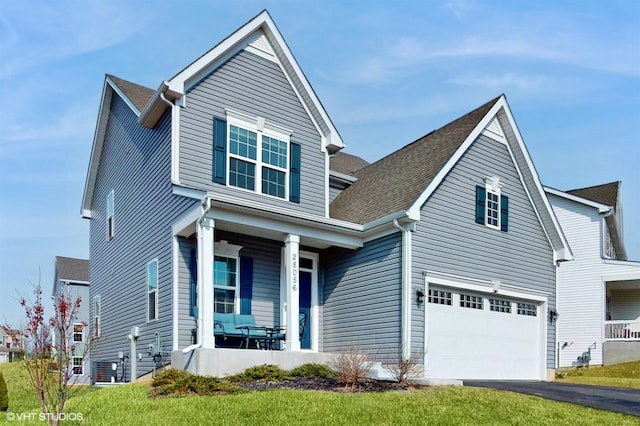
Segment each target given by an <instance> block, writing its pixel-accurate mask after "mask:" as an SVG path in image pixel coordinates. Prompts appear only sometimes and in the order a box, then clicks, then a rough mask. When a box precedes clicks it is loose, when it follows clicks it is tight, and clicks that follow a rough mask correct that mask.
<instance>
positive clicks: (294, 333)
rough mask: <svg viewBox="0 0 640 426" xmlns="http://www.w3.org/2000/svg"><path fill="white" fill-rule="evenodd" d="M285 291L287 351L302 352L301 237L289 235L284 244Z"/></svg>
mask: <svg viewBox="0 0 640 426" xmlns="http://www.w3.org/2000/svg"><path fill="white" fill-rule="evenodd" d="M284 268H285V289H286V294H287V298H286V300H287V312H286V319H287V333H286V343H287V351H300V336H299V334H298V333H299V327H298V324H299V321H298V313H299V306H300V298H299V297H300V296H299V294H300V289H299V287H300V284H299V271H300V236H299V235H291V234H289V235H287V238H286V239H285V242H284Z"/></svg>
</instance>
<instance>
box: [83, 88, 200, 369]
mask: <svg viewBox="0 0 640 426" xmlns="http://www.w3.org/2000/svg"><path fill="white" fill-rule="evenodd" d="M170 127H171V123H170V113H167V114H165V116H164V117H163V118H162V120H161V121H160V122H159V123H158V125H157V126H156V128H155V129H147V128H144V127H142V126H141V125H139V124H138V122H137V117H136V116H135V114H134V113H133V112H132V111H131V110H130V109H129V107H128V106H127V105H126V104H125V103H124V102H123V101H122V99H120V98H119V97H118V96H113V100H112V103H111V113H110V116H109V120H108V124H107V129H106V133H105V141H104V145H103V150H102V155H101V162H100V166H99V170H98V175H97V179H96V187H95V193H94V198H93V200H92V219H91V222H90V262H89V269H90V277H91V286H90V294H91V300H93V298H94V297H95V296H97V295H100V298H101V308H102V312H101V314H102V315H101V337H100V338H98V339H97V340H96V343H95V346H94V348H93V350H92V361H116V360H117V355H118V351H123V352H124V353H125V354H128V353H129V342H128V340H127V336H128V334H129V333H130V329H131V327H133V326H138V327H140V338H139V339H138V342H137V349H138V352H140V353H143V354H145V353H146V352H147V350H148V345H149V344H151V343H153V341H154V338H155V333H159V335H160V340H161V345H162V350H163V351H167V352H168V351H170V350H171V340H172V307H171V305H172V229H171V225H170V224H171V222H172V221H173V220H174V219H175V218H176V217H177V216H178V215H179V214H181V213H182V212H183V211H184V210H185V209H187V208H188V207H189V206H191V205H193V203H194V201H193V200H190V199H185V198H183V197H178V196H174V195H172V185H171V146H170V145H171V144H170V139H171V137H170V134H171V131H170ZM112 189H113V190H114V205H115V237H114V238H113V239H112V240H110V241H107V239H106V200H107V194H108V193H109V192H110V191H111V190H112ZM156 258H157V259H158V319H157V320H155V321H152V322H147V263H148V262H149V261H151V260H153V259H156ZM91 310H92V312H91V316H92V318H93V303H91ZM166 361H167V362H168V361H169V358H166ZM152 368H153V363H152V359H151V358H150V357H148V356H147V357H145V358H144V359H143V360H142V361H141V362H140V363H139V366H138V374H139V375H142V374H144V373H147V372H149V371H150V370H151V369H152Z"/></svg>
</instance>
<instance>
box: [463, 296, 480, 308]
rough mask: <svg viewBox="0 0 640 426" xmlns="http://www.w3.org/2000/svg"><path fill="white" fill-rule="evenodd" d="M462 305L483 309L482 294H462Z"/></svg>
mask: <svg viewBox="0 0 640 426" xmlns="http://www.w3.org/2000/svg"><path fill="white" fill-rule="evenodd" d="M460 307H462V308H471V309H483V307H482V296H473V295H471V294H460Z"/></svg>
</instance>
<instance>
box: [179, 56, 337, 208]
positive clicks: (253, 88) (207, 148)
mask: <svg viewBox="0 0 640 426" xmlns="http://www.w3.org/2000/svg"><path fill="white" fill-rule="evenodd" d="M225 108H229V109H231V110H234V111H238V112H243V113H246V114H250V115H253V116H261V117H264V118H265V119H266V121H267V122H269V123H273V124H277V125H279V126H282V127H285V128H287V129H289V130H291V131H293V134H292V135H291V141H292V142H296V143H298V144H300V145H301V179H300V188H301V194H300V203H299V204H297V203H292V202H289V201H286V200H280V199H277V198H273V197H268V196H263V195H260V194H256V193H251V192H248V191H243V190H239V189H236V188H233V187H226V186H225V185H221V184H216V183H213V182H212V175H211V174H212V172H211V171H212V140H213V139H212V127H213V125H212V122H213V117H214V116H215V117H220V118H225ZM325 157H326V153H325V152H323V151H322V149H321V140H320V135H319V133H318V132H317V130H316V128H315V127H314V125H313V123H312V121H311V120H310V119H309V116H308V115H307V113H306V111H305V109H304V107H303V106H302V104H301V103H300V101H299V100H298V98H297V96H296V94H295V92H294V91H293V89H292V88H291V86H290V85H289V82H288V81H287V79H286V77H285V75H284V74H283V72H282V70H281V69H280V67H279V66H278V65H277V64H276V63H274V62H271V61H269V60H267V59H264V58H262V57H260V56H257V55H255V54H253V53H250V52H247V51H241V52H239V53H238V54H236V55H235V56H234V57H232V58H231V59H230V60H229V61H227V62H225V63H224V64H223V65H222V66H220V67H219V68H218V69H216V70H215V71H213V72H212V73H211V74H210V75H208V76H207V77H205V78H204V79H203V80H202V81H200V82H199V83H198V84H197V85H196V86H194V87H193V88H192V89H191V90H189V91H188V93H187V94H186V106H185V107H184V108H183V109H182V111H181V117H180V182H181V184H182V185H185V186H189V187H193V188H197V189H202V190H207V191H212V192H216V193H221V194H225V195H230V196H233V197H237V198H238V199H241V200H251V201H258V202H260V203H265V204H269V205H273V206H279V207H285V208H289V209H291V210H294V211H300V212H306V213H311V214H317V215H322V216H324V215H325V205H324V203H325V190H326V182H325V164H326V162H325Z"/></svg>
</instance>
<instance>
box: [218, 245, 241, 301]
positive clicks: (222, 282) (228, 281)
mask: <svg viewBox="0 0 640 426" xmlns="http://www.w3.org/2000/svg"><path fill="white" fill-rule="evenodd" d="M238 267H239V262H238V259H237V258H234V257H227V256H215V260H214V265H213V298H214V311H215V312H220V313H234V312H236V304H237V303H236V301H237V296H238V277H239V275H240V274H239V271H238Z"/></svg>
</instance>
